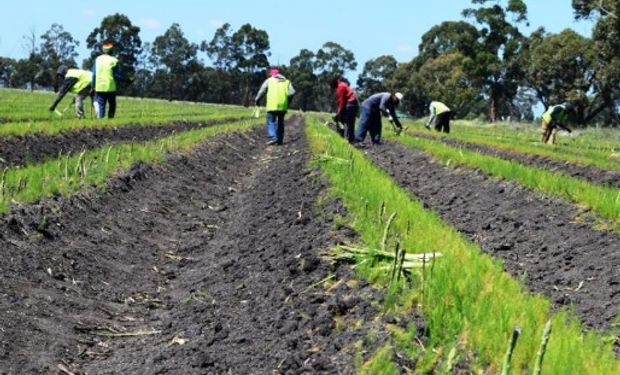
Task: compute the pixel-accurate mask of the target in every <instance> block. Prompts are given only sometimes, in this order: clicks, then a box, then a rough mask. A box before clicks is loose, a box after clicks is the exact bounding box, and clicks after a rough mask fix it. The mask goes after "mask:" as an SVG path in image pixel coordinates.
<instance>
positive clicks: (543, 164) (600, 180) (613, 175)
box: [415, 134, 620, 188]
mask: <svg viewBox="0 0 620 375" xmlns="http://www.w3.org/2000/svg"><path fill="white" fill-rule="evenodd" d="M415 136H416V137H420V138H426V139H431V140H439V141H441V142H442V143H445V144H447V145H449V146H453V147H462V148H465V149H467V150H471V151H476V152H480V153H482V154H488V155H492V156H497V157H499V158H501V159H505V160H511V161H515V162H517V163H520V164H524V165H530V166H535V167H539V168H543V169H547V170H549V171H551V172H559V173H564V174H566V175H569V176H572V177H577V178H581V179H583V180H586V181H589V182H591V183H594V184H599V185H607V186H610V187H613V188H618V187H620V171H617V170H613V169H603V168H599V167H596V166H593V165H582V164H577V163H571V162H569V161H559V160H555V159H551V158H548V157H544V156H540V155H533V154H524V153H520V152H515V151H507V150H500V149H497V148H495V147H492V146H487V145H481V144H477V143H472V142H466V141H461V140H457V139H452V138H447V137H442V138H441V139H437V138H434V137H430V136H429V137H425V136H422V135H418V134H416V135H415Z"/></svg>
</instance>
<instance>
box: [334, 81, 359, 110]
mask: <svg viewBox="0 0 620 375" xmlns="http://www.w3.org/2000/svg"><path fill="white" fill-rule="evenodd" d="M356 100H357V99H356V97H355V91H353V89H352V88H351V87H349V85H347V84H346V83H344V82H342V81H338V86H337V87H336V103H337V104H338V112H340V111H342V110H343V109H344V106H345V105H347V103H350V102H355V101H356Z"/></svg>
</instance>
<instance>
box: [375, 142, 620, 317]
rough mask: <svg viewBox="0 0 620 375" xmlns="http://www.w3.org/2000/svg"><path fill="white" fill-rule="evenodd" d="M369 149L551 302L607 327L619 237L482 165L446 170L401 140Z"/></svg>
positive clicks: (617, 278)
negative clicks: (483, 170) (493, 174)
mask: <svg viewBox="0 0 620 375" xmlns="http://www.w3.org/2000/svg"><path fill="white" fill-rule="evenodd" d="M365 152H366V154H367V155H368V156H369V157H370V158H372V159H373V160H374V161H375V162H376V163H377V164H378V165H379V166H380V167H382V168H384V169H385V170H386V171H387V172H388V173H389V174H390V175H391V176H392V177H393V178H394V179H395V180H396V181H397V182H398V183H399V184H400V185H401V186H403V187H404V188H405V189H407V190H409V191H410V192H411V193H412V194H414V195H415V196H417V197H419V199H420V200H421V201H422V202H423V203H424V204H425V205H426V206H427V207H429V208H430V209H432V210H434V211H436V212H437V213H438V214H439V215H440V216H441V217H442V218H443V220H444V221H445V222H447V223H449V224H451V225H453V226H455V227H456V228H458V229H459V230H460V231H461V232H462V233H463V234H464V235H465V236H466V237H468V238H469V239H471V240H472V241H475V242H477V243H479V244H480V245H481V247H482V249H483V250H484V251H485V252H488V253H490V254H492V255H493V256H495V257H497V258H500V259H502V260H503V261H504V263H505V267H506V270H507V271H508V272H509V273H510V274H512V275H514V276H515V277H516V278H519V279H524V282H525V284H526V285H527V287H528V288H529V289H530V290H532V291H535V292H540V293H543V294H545V295H547V296H548V297H550V298H551V300H552V302H553V304H554V307H564V306H569V305H573V306H574V308H575V311H576V313H577V315H578V316H579V317H580V318H581V319H582V321H583V322H585V324H586V325H587V326H589V327H594V328H598V329H605V328H608V327H609V325H610V323H611V322H612V320H613V319H614V317H615V316H616V314H617V313H618V306H620V268H619V267H618V265H619V264H620V236H619V235H618V234H616V233H611V232H605V231H596V230H593V229H592V227H591V225H590V224H591V223H584V222H583V220H577V219H576V218H577V217H578V216H579V215H580V214H582V213H580V212H579V211H578V210H577V209H576V208H575V207H573V206H571V205H569V204H567V203H565V202H563V201H560V200H555V199H548V198H545V197H542V196H541V195H540V194H538V193H535V192H532V191H529V190H527V189H524V188H522V187H520V186H518V185H516V184H513V183H510V182H506V181H497V180H495V179H492V178H489V177H488V176H486V175H485V174H483V173H481V172H480V171H477V170H470V169H466V168H457V169H453V168H448V167H446V166H445V165H443V164H442V163H440V162H438V161H436V160H433V159H431V158H430V157H428V156H427V155H425V154H424V153H422V152H418V151H415V150H411V149H407V148H406V147H404V146H402V145H400V144H397V143H393V142H386V143H385V145H383V146H380V147H373V148H369V149H367V150H366V151H365Z"/></svg>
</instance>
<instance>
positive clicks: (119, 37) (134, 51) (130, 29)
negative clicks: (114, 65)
mask: <svg viewBox="0 0 620 375" xmlns="http://www.w3.org/2000/svg"><path fill="white" fill-rule="evenodd" d="M139 34H140V28H139V27H137V26H134V25H133V24H132V23H131V21H130V20H129V18H128V17H127V16H125V15H123V14H120V13H116V14H114V15H111V16H107V17H105V18H104V19H103V20H102V21H101V25H100V26H99V27H96V28H95V29H94V30H93V31H92V32H91V33H90V34H89V35H88V38H86V46H87V47H88V48H90V49H91V50H92V51H91V54H90V59H89V60H87V61H86V65H87V66H86V68H87V69H89V68H90V67H91V66H92V65H93V63H94V61H95V59H96V58H97V56H99V55H100V54H101V46H102V45H103V42H105V41H106V40H110V41H112V42H113V43H114V49H113V55H114V56H115V57H117V58H118V59H119V65H120V70H121V73H122V74H123V75H124V76H125V77H126V78H129V79H133V77H134V73H135V67H136V62H137V60H138V56H139V55H140V52H141V50H142V40H140V35H139ZM122 86H124V84H121V87H122Z"/></svg>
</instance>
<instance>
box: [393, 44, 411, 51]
mask: <svg viewBox="0 0 620 375" xmlns="http://www.w3.org/2000/svg"><path fill="white" fill-rule="evenodd" d="M396 50H398V52H401V53H412V52H415V50H414V49H413V47H412V46H410V45H408V44H401V45H400V46H398V47H396Z"/></svg>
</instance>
